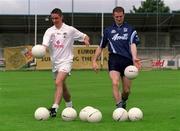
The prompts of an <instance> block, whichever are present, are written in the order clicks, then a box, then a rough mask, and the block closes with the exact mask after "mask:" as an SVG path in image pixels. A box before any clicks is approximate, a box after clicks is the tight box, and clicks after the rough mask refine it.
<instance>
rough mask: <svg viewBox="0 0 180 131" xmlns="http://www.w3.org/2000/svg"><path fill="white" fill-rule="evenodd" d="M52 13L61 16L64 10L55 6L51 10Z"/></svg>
mask: <svg viewBox="0 0 180 131" xmlns="http://www.w3.org/2000/svg"><path fill="white" fill-rule="evenodd" d="M51 14H58V15H59V16H62V15H63V14H62V11H61V9H59V8H55V9H53V10H52V11H51Z"/></svg>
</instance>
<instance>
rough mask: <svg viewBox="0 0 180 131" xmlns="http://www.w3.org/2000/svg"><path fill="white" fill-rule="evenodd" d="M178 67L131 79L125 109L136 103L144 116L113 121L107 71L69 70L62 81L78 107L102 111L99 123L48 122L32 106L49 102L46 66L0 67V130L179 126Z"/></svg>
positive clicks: (172, 130) (155, 130) (179, 130)
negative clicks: (7, 69)
mask: <svg viewBox="0 0 180 131" xmlns="http://www.w3.org/2000/svg"><path fill="white" fill-rule="evenodd" d="M179 78H180V71H177V70H176V71H173V70H167V71H148V72H141V73H140V75H139V77H138V78H137V79H136V80H134V81H133V86H132V90H131V95H130V97H129V100H128V106H127V108H128V109H130V108H131V107H134V106H136V107H139V108H141V109H142V111H143V113H144V118H143V120H141V121H138V122H130V121H126V122H115V121H113V120H112V112H113V110H114V109H115V105H114V104H115V103H114V100H113V97H112V90H111V82H110V80H109V76H108V73H107V72H106V71H101V72H99V73H98V74H95V73H94V72H93V71H72V75H71V76H70V77H69V78H68V80H67V83H68V85H69V89H70V91H71V94H72V100H73V103H74V106H75V109H76V110H77V112H79V111H80V110H81V109H82V108H83V107H85V106H87V105H90V106H93V107H95V108H98V109H99V110H101V112H102V115H103V119H102V121H101V122H100V123H88V122H82V121H80V120H79V118H77V119H76V120H75V121H72V122H64V121H62V119H61V118H60V113H61V111H62V110H63V108H64V107H65V106H64V101H62V103H61V105H60V109H59V111H58V116H57V117H56V118H55V119H49V120H47V121H37V120H35V119H34V116H33V115H34V111H35V109H36V108H37V107H40V106H45V107H50V106H51V105H52V102H53V94H54V86H53V80H52V74H51V71H36V72H35V71H27V72H25V71H22V72H18V71H14V72H0V131H41V130H46V131H72V130H73V131H93V130H96V131H180V126H179V123H180V117H179V116H180V81H179Z"/></svg>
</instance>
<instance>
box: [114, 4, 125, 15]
mask: <svg viewBox="0 0 180 131" xmlns="http://www.w3.org/2000/svg"><path fill="white" fill-rule="evenodd" d="M114 12H123V14H124V8H123V7H121V6H117V7H115V8H114V9H113V14H114Z"/></svg>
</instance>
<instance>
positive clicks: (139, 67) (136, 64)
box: [133, 58, 142, 70]
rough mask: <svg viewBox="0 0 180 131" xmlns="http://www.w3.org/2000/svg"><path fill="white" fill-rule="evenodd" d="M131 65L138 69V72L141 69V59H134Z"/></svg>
mask: <svg viewBox="0 0 180 131" xmlns="http://www.w3.org/2000/svg"><path fill="white" fill-rule="evenodd" d="M133 63H134V65H135V66H136V67H137V68H138V70H140V69H141V68H142V63H141V59H139V58H136V59H134V60H133Z"/></svg>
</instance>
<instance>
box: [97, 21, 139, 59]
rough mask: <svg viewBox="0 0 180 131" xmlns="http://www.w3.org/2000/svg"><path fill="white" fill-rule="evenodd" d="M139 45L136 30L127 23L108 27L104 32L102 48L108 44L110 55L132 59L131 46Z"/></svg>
mask: <svg viewBox="0 0 180 131" xmlns="http://www.w3.org/2000/svg"><path fill="white" fill-rule="evenodd" d="M132 43H135V44H136V45H137V44H138V43H139V37H138V35H137V32H136V30H134V28H133V27H132V26H130V25H129V24H127V23H123V24H122V25H121V26H117V25H116V24H115V23H114V24H113V25H112V26H109V27H107V28H106V29H105V30H104V32H103V37H102V39H101V42H100V47H101V48H105V47H106V45H107V44H108V50H109V53H114V54H118V55H121V56H124V57H127V58H129V59H132V55H131V50H130V45H131V44H132Z"/></svg>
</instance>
